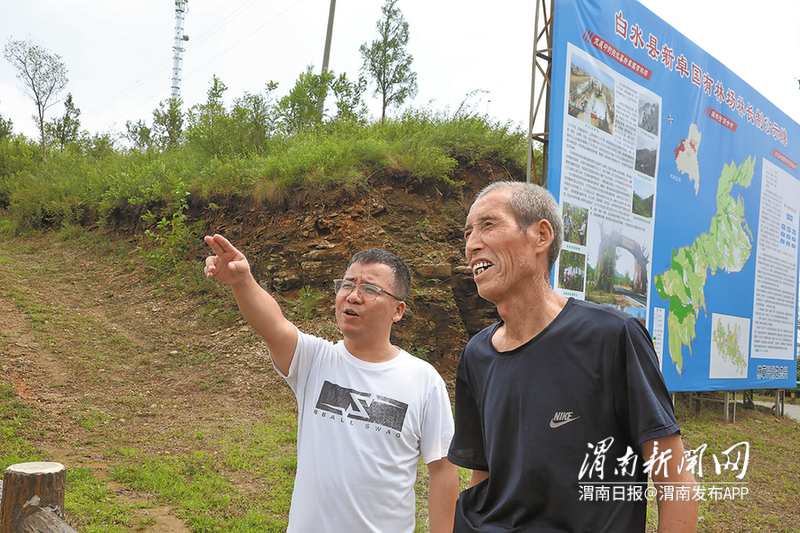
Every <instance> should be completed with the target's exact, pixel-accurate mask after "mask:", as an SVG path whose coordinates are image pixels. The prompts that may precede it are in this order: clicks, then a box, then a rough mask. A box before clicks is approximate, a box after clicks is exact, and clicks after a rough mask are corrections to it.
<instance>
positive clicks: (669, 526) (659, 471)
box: [642, 433, 699, 533]
mask: <svg viewBox="0 0 800 533" xmlns="http://www.w3.org/2000/svg"><path fill="white" fill-rule="evenodd" d="M656 443H658V444H657V447H656ZM662 454H663V455H662ZM642 456H643V457H644V460H645V461H648V460H650V459H655V461H654V462H653V468H652V470H651V471H650V475H651V477H652V479H653V482H654V483H655V484H656V490H657V491H658V492H657V494H658V499H657V503H658V533H694V532H696V531H697V512H698V507H699V502H697V501H695V499H694V495H695V487H696V484H695V479H694V475H693V474H692V473H691V472H690V471H688V470H687V469H685V468H682V466H684V465H683V464H682V462H683V461H682V460H683V457H684V450H683V441H682V440H681V436H680V433H675V434H673V435H669V436H667V437H660V438H658V439H654V440H650V441H647V442H645V443H643V444H642ZM661 457H663V458H665V459H666V460H665V461H664V462H663V463H661V462H660V461H659V458H661ZM679 470H680V472H679ZM670 486H671V487H672V488H671V489H670V491H669V492H668V491H666V490H665V488H666V487H670ZM679 489H684V490H682V491H679ZM685 489H688V494H689V496H688V498H683V497H680V498H679V497H677V496H678V494H679V493H683V494H685V493H686V492H685ZM665 496H666V497H665Z"/></svg>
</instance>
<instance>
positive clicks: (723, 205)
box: [655, 152, 755, 374]
mask: <svg viewBox="0 0 800 533" xmlns="http://www.w3.org/2000/svg"><path fill="white" fill-rule="evenodd" d="M680 154H683V152H680ZM680 157H681V155H678V157H676V164H677V162H678V158H680ZM754 165H755V161H754V160H753V159H752V158H750V157H748V158H747V159H746V160H745V161H744V162H743V163H742V164H741V165H739V166H736V165H735V163H731V164H730V165H728V164H726V165H724V167H723V170H722V174H721V175H720V177H719V181H718V185H717V213H716V215H714V217H713V218H712V219H711V221H710V224H709V229H708V231H707V232H705V233H703V234H701V235H699V236H698V237H697V238H696V239H695V240H694V242H693V243H692V244H690V245H688V246H684V247H681V248H679V249H678V250H674V249H673V250H672V264H671V267H670V269H669V270H667V271H665V272H663V273H661V274H658V275H656V276H655V288H656V290H657V291H658V295H659V296H660V297H661V299H663V300H669V315H668V317H667V330H668V333H669V344H668V346H669V355H670V358H671V359H672V363H673V364H674V365H675V368H676V370H677V371H678V373H679V374H680V373H682V371H683V347H684V346H686V347H687V348H688V350H689V353H690V354H691V353H692V343H693V342H694V339H695V324H696V322H697V319H698V314H699V313H700V311H701V310H705V309H706V298H705V293H704V289H705V285H706V280H707V279H708V276H714V275H716V274H717V271H718V270H720V269H721V270H724V271H725V272H727V273H729V274H730V273H734V272H739V271H741V270H742V268H743V267H744V264H745V262H746V261H747V260H748V259H749V258H750V252H751V250H752V249H753V234H752V233H751V231H750V228H749V226H748V224H747V220H746V219H745V217H744V201H743V200H742V198H741V197H737V198H734V197H733V196H732V195H731V191H732V189H733V186H734V185H739V186H741V187H749V186H750V183H751V182H752V180H753V169H754ZM699 180H700V176H699V175H698V176H697V181H696V182H695V183H696V185H695V186H696V187H697V184H699V182H700V181H699Z"/></svg>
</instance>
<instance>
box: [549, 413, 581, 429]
mask: <svg viewBox="0 0 800 533" xmlns="http://www.w3.org/2000/svg"><path fill="white" fill-rule="evenodd" d="M579 418H580V417H579V416H576V417H575V418H568V419H567V420H562V421H561V422H556V421H555V420H552V419H551V420H550V427H551V428H553V429H555V428H560V427H561V426H563V425H564V424H569V423H570V422H575V421H576V420H577V419H579Z"/></svg>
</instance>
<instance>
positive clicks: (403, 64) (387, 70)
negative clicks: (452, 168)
mask: <svg viewBox="0 0 800 533" xmlns="http://www.w3.org/2000/svg"><path fill="white" fill-rule="evenodd" d="M396 4H397V0H386V3H385V4H384V5H383V7H382V8H381V11H382V12H383V18H382V19H381V20H379V21H378V24H377V27H378V34H379V36H380V37H379V38H378V39H376V40H374V41H372V46H367V43H364V44H362V45H361V48H360V50H361V57H362V58H364V65H363V66H362V67H361V70H362V72H366V73H367V74H368V75H369V76H370V77H371V78H372V81H373V82H375V86H376V87H375V91H374V92H373V94H374V95H375V96H379V95H380V98H381V120H384V119H385V118H386V108H387V107H389V106H390V105H393V106H395V107H399V106H400V105H402V104H403V102H405V100H406V98H408V97H411V98H413V97H414V96H416V95H417V73H416V72H414V71H412V70H411V63H412V62H413V61H414V58H413V57H412V56H411V54H409V53H408V52H407V51H406V46H407V45H408V22H406V21H405V18H404V17H403V14H402V13H401V12H400V10H399V9H397V8H396V7H395V5H396Z"/></svg>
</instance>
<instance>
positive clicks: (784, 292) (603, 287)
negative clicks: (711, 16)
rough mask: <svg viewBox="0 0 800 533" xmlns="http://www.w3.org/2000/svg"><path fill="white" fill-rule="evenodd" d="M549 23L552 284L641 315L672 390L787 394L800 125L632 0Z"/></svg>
mask: <svg viewBox="0 0 800 533" xmlns="http://www.w3.org/2000/svg"><path fill="white" fill-rule="evenodd" d="M554 15H555V22H554V53H553V65H552V77H551V80H552V88H551V105H550V124H549V131H550V143H549V144H550V158H549V161H550V163H549V165H550V166H549V168H548V188H549V189H550V191H551V192H552V193H553V194H554V195H555V196H556V198H557V199H558V200H559V203H560V205H561V206H562V215H563V217H564V224H565V233H564V247H563V251H562V253H561V256H560V258H559V261H558V264H557V265H556V267H555V269H554V280H553V281H554V286H555V287H556V289H557V290H558V291H559V292H560V293H562V294H563V295H565V296H572V297H576V298H581V299H586V300H590V301H596V302H600V303H604V304H608V305H614V306H617V307H619V308H620V309H623V310H625V311H627V312H629V313H632V314H634V315H636V316H637V317H639V318H640V319H641V320H642V321H644V322H645V323H646V324H647V327H648V330H649V331H650V333H651V335H652V336H653V339H654V344H655V346H656V352H657V354H658V356H659V359H660V361H661V365H662V372H663V374H664V378H665V380H666V382H667V386H668V388H669V389H670V390H671V391H701V390H743V389H754V388H758V389H768V388H773V389H774V388H793V387H795V385H796V379H797V365H796V358H797V350H796V344H797V294H798V231H799V230H800V181H798V178H800V174H798V168H797V166H798V161H800V126H799V125H798V124H797V123H795V122H794V121H792V120H791V119H789V118H788V117H787V115H786V114H785V113H783V112H782V111H781V110H780V109H778V108H777V107H776V106H774V105H773V104H772V103H771V102H769V101H768V100H767V99H766V98H764V97H763V96H762V95H760V94H759V93H758V92H757V91H755V90H754V89H753V88H752V87H751V86H750V85H748V84H747V83H746V82H745V81H744V80H742V79H741V78H739V77H738V76H737V75H736V74H734V73H733V72H731V71H730V70H729V69H727V68H726V67H725V66H724V65H722V64H721V63H720V62H718V61H717V60H715V59H714V58H713V57H711V56H710V55H709V54H707V53H706V52H704V51H703V50H702V49H701V48H699V47H698V46H696V45H695V44H694V43H692V41H690V40H689V39H687V38H686V37H685V36H683V35H682V34H681V33H679V32H678V31H677V30H675V29H674V28H672V27H670V26H669V25H668V24H666V23H665V22H664V21H663V20H662V19H660V18H659V17H657V16H656V15H655V14H653V13H652V12H651V11H649V10H648V9H647V8H645V7H644V6H642V5H641V4H639V3H638V2H636V1H634V0H556V2H555V12H554Z"/></svg>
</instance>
